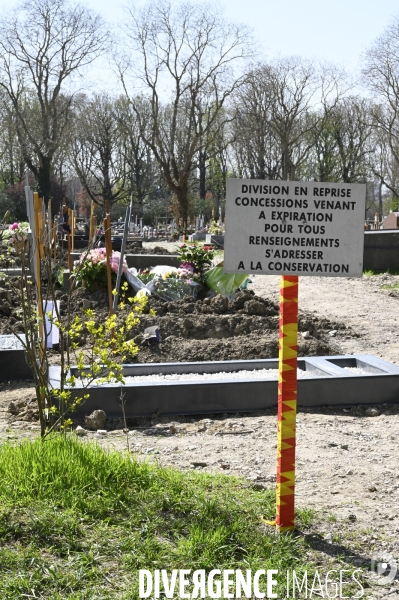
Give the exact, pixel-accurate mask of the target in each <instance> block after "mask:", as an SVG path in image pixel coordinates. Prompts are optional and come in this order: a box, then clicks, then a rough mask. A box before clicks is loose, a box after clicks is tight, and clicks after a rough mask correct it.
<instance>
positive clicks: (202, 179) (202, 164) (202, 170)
mask: <svg viewBox="0 0 399 600" xmlns="http://www.w3.org/2000/svg"><path fill="white" fill-rule="evenodd" d="M199 195H200V198H201V200H205V196H206V152H202V151H200V153H199Z"/></svg>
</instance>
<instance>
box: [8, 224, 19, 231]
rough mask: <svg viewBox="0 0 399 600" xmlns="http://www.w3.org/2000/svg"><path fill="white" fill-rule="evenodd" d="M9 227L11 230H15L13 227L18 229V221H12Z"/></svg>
mask: <svg viewBox="0 0 399 600" xmlns="http://www.w3.org/2000/svg"><path fill="white" fill-rule="evenodd" d="M10 229H11V230H13V231H14V230H15V229H19V223H13V224H12V225H10Z"/></svg>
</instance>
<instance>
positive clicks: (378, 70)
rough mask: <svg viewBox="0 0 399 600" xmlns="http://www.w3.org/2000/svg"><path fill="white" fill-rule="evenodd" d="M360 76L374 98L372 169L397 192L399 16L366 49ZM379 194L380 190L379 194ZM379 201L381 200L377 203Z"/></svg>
mask: <svg viewBox="0 0 399 600" xmlns="http://www.w3.org/2000/svg"><path fill="white" fill-rule="evenodd" d="M363 76H364V79H365V82H366V83H367V85H368V87H369V88H370V90H371V91H372V92H373V93H374V95H375V98H376V105H375V107H374V110H373V119H374V122H373V124H374V127H375V130H376V131H375V136H374V141H375V143H376V146H375V147H376V153H375V156H374V159H373V162H372V166H373V171H374V173H375V174H376V175H377V176H378V178H379V179H380V180H381V182H382V184H384V185H386V186H387V187H388V188H389V189H390V190H391V191H392V192H393V193H394V195H395V196H396V197H398V196H399V185H398V183H399V179H398V175H397V173H398V171H399V16H397V17H396V18H395V19H393V21H392V22H391V23H390V25H389V26H388V27H387V28H386V29H385V31H384V32H383V33H382V35H380V36H379V37H378V38H377V39H376V40H375V41H374V43H373V44H372V46H371V47H370V48H369V49H368V51H367V52H366V54H365V57H364V67H363ZM380 196H381V194H380ZM381 204H382V201H381V200H380V206H381Z"/></svg>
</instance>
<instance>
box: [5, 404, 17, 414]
mask: <svg viewBox="0 0 399 600" xmlns="http://www.w3.org/2000/svg"><path fill="white" fill-rule="evenodd" d="M7 411H8V412H9V413H11V414H12V415H17V414H18V413H19V408H18V406H17V405H16V403H15V402H10V404H9V405H8V407H7Z"/></svg>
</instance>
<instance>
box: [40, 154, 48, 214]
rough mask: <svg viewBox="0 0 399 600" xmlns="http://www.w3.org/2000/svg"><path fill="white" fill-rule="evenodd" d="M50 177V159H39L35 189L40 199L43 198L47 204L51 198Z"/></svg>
mask: <svg viewBox="0 0 399 600" xmlns="http://www.w3.org/2000/svg"><path fill="white" fill-rule="evenodd" d="M50 175H51V158H48V157H47V156H41V157H40V166H39V168H38V170H37V188H38V190H37V191H38V192H39V196H40V198H44V199H45V201H46V205H47V202H48V201H49V199H50V198H51V187H50Z"/></svg>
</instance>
